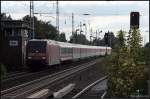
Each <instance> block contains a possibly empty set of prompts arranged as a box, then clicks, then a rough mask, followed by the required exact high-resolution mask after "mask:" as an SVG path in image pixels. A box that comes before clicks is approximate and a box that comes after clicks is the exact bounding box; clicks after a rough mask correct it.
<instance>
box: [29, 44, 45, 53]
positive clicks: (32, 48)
mask: <svg viewBox="0 0 150 99" xmlns="http://www.w3.org/2000/svg"><path fill="white" fill-rule="evenodd" d="M27 50H28V52H30V53H45V52H46V42H45V41H29V42H28V45H27Z"/></svg>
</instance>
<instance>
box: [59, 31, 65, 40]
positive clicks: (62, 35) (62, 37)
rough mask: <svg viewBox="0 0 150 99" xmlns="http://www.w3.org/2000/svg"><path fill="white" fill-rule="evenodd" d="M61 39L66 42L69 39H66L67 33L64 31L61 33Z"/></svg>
mask: <svg viewBox="0 0 150 99" xmlns="http://www.w3.org/2000/svg"><path fill="white" fill-rule="evenodd" d="M59 41H61V42H66V41H67V40H66V35H65V33H64V32H63V33H61V34H60V35H59Z"/></svg>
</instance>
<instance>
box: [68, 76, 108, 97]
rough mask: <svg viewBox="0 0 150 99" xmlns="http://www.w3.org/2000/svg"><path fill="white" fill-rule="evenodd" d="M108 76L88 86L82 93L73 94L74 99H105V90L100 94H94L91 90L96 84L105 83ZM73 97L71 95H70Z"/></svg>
mask: <svg viewBox="0 0 150 99" xmlns="http://www.w3.org/2000/svg"><path fill="white" fill-rule="evenodd" d="M107 78H108V76H104V77H102V78H100V79H98V80H96V81H95V82H93V83H91V84H89V85H87V86H86V87H85V88H83V89H82V90H81V91H79V92H77V91H74V92H75V93H74V92H72V93H70V94H72V95H73V96H72V98H96V97H99V98H103V97H104V95H105V90H101V91H99V92H98V93H96V92H92V91H90V89H91V88H93V87H94V86H95V85H96V84H98V83H101V82H103V81H104V80H107ZM70 96H71V95H70Z"/></svg>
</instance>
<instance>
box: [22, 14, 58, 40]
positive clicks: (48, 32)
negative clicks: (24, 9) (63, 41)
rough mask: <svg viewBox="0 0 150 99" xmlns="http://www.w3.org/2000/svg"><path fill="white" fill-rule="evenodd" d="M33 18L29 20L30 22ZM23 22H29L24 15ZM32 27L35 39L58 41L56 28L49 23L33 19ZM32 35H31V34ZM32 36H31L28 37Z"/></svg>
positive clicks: (28, 17)
mask: <svg viewBox="0 0 150 99" xmlns="http://www.w3.org/2000/svg"><path fill="white" fill-rule="evenodd" d="M32 19H33V18H31V20H32ZM23 20H24V21H27V22H30V16H29V15H26V16H25V17H23ZM34 25H35V26H34V27H35V38H44V39H52V40H59V39H58V37H59V34H58V32H57V30H56V28H55V27H54V26H53V25H51V24H50V23H49V22H44V21H41V20H38V19H37V18H36V17H34ZM31 34H32V33H31ZM30 36H32V35H30Z"/></svg>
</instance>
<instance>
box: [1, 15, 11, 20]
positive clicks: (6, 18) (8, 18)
mask: <svg viewBox="0 0 150 99" xmlns="http://www.w3.org/2000/svg"><path fill="white" fill-rule="evenodd" d="M1 20H12V18H11V16H10V15H9V16H6V13H1Z"/></svg>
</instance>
